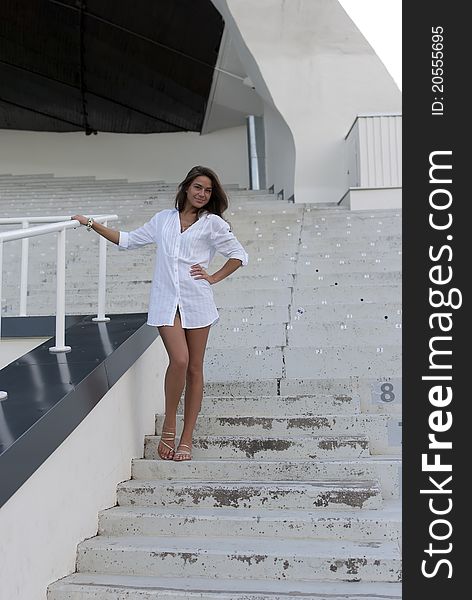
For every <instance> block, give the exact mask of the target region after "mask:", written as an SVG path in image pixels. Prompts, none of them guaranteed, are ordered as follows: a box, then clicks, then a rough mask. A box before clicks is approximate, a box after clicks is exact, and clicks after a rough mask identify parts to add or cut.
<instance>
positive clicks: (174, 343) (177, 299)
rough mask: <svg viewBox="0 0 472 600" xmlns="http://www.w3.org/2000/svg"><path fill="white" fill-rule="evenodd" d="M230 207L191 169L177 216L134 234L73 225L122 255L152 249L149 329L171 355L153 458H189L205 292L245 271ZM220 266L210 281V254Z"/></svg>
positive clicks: (209, 313)
mask: <svg viewBox="0 0 472 600" xmlns="http://www.w3.org/2000/svg"><path fill="white" fill-rule="evenodd" d="M227 208H228V199H227V196H226V193H225V191H224V190H223V188H222V186H221V183H220V181H219V179H218V176H217V175H216V174H215V173H214V172H213V171H212V170H211V169H208V168H207V167H201V166H197V167H193V169H191V170H190V171H189V173H188V174H187V176H186V177H185V179H184V180H183V181H182V183H180V184H179V186H178V191H177V196H176V198H175V208H174V209H166V210H161V211H159V212H158V213H156V214H155V215H154V217H153V218H152V219H151V220H150V221H149V222H147V223H145V224H144V225H143V226H142V227H139V228H138V229H135V230H134V231H130V232H125V231H116V230H114V229H110V228H109V227H105V226H104V225H101V224H100V223H95V222H94V221H93V219H90V218H89V219H87V217H84V216H83V215H75V216H73V217H71V218H72V219H76V220H77V221H79V222H80V223H81V224H82V225H87V228H88V229H93V230H94V231H96V232H97V233H98V234H100V235H102V236H103V237H105V238H106V239H107V240H109V241H111V242H113V243H115V244H118V245H119V247H120V248H123V249H129V250H131V249H134V248H137V247H139V246H143V245H145V244H150V243H156V244H157V251H156V264H155V269H154V277H153V282H152V286H151V295H150V300H149V312H148V320H147V323H148V325H152V326H156V327H157V328H158V329H159V334H160V336H161V338H162V341H163V343H164V346H165V349H166V351H167V354H168V355H169V365H168V367H167V371H166V375H165V380H164V392H165V419H164V424H163V427H162V433H161V439H160V442H159V446H158V454H159V456H160V457H161V458H162V459H164V460H175V461H183V460H190V459H191V458H192V455H191V449H192V434H193V430H194V427H195V423H196V420H197V416H198V413H199V412H200V407H201V402H202V397H203V357H204V354H205V348H206V344H207V339H208V334H209V331H210V327H211V325H213V324H214V323H216V322H217V321H218V319H219V317H218V311H217V310H216V305H215V302H214V300H213V291H212V290H211V286H212V285H214V284H215V283H218V282H219V281H222V280H223V279H224V278H225V277H228V275H231V273H233V272H234V271H236V269H238V268H239V267H240V266H245V265H247V262H248V255H247V253H246V252H245V250H244V248H243V247H242V246H241V244H240V243H239V242H238V240H237V239H236V238H235V236H234V234H233V233H232V232H231V231H230V227H229V224H228V223H227V222H226V221H225V220H224V219H222V217H221V215H222V213H223V212H224V211H225V210H226V209H227ZM215 252H220V253H221V254H222V255H223V256H225V257H227V258H228V260H227V261H226V263H225V264H224V265H223V266H222V267H221V269H219V270H218V271H216V272H215V273H213V274H212V275H210V274H209V273H208V272H207V269H208V266H209V264H210V262H211V260H212V258H213V256H214V254H215ZM184 387H185V407H184V427H183V431H182V435H181V437H180V442H179V445H178V446H177V449H175V432H176V412H177V405H178V403H179V400H180V397H181V394H182V391H183V389H184Z"/></svg>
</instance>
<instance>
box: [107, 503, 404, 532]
mask: <svg viewBox="0 0 472 600" xmlns="http://www.w3.org/2000/svg"><path fill="white" fill-rule="evenodd" d="M208 531H211V533H212V536H214V537H220V536H222V537H226V536H234V537H246V536H248V537H252V536H256V537H258V536H264V537H269V538H270V537H273V538H279V537H283V538H284V539H285V538H287V539H292V538H296V539H299V538H309V539H310V538H311V539H338V540H343V539H348V540H357V541H367V540H375V541H383V540H397V539H399V538H400V534H401V510H400V503H399V502H398V501H390V502H388V503H386V504H384V506H383V513H382V519H379V511H378V510H368V509H366V510H362V511H359V510H356V509H350V510H344V511H341V510H332V511H330V510H328V509H318V510H314V511H310V512H308V511H296V510H270V511H267V510H263V509H261V510H250V509H243V508H237V509H235V508H220V509H219V510H218V511H217V512H215V510H214V509H212V508H198V507H194V508H192V509H189V508H188V507H179V506H175V507H171V508H162V507H156V506H148V507H147V506H137V507H136V506H115V507H113V508H109V509H106V510H104V511H101V512H100V513H99V524H98V534H99V535H105V536H119V535H142V536H146V535H149V536H179V535H183V536H184V537H186V536H199V537H204V536H205V535H206V533H207V532H208Z"/></svg>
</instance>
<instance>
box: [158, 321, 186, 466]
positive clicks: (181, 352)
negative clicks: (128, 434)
mask: <svg viewBox="0 0 472 600" xmlns="http://www.w3.org/2000/svg"><path fill="white" fill-rule="evenodd" d="M158 329H159V335H160V336H161V338H162V341H163V343H164V347H165V349H166V351H167V354H168V355H169V366H168V367H167V371H166V375H165V379H164V393H165V401H166V408H165V410H166V414H165V418H164V424H163V426H162V430H163V431H167V432H169V431H171V432H175V425H176V418H175V415H176V412H177V406H178V404H179V400H180V397H181V395H182V391H183V389H184V386H185V376H186V373H187V367H188V362H189V350H188V347H187V339H186V337H185V331H184V329H182V323H181V322H180V314H179V312H178V311H177V314H176V315H175V320H174V325H173V327H169V326H167V325H165V326H162V327H158ZM167 443H168V444H169V442H168V441H167ZM169 445H172V444H169ZM158 452H159V454H160V455H161V456H162V457H163V458H165V459H171V458H172V457H173V454H174V451H173V450H171V449H170V448H167V446H165V445H164V444H162V442H159V447H158Z"/></svg>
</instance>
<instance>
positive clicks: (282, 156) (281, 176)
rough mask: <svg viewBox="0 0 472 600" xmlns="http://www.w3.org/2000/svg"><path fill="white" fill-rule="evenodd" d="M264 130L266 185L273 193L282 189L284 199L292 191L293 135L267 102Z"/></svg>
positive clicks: (286, 198) (293, 176) (287, 197)
mask: <svg viewBox="0 0 472 600" xmlns="http://www.w3.org/2000/svg"><path fill="white" fill-rule="evenodd" d="M264 130H265V152H266V175H267V187H268V188H269V187H270V186H271V185H273V186H274V193H275V194H277V193H278V192H279V191H280V190H281V189H283V190H284V200H288V199H289V198H290V196H292V194H293V193H294V185H295V146H294V143H293V136H292V133H291V131H290V129H289V128H288V126H287V124H286V123H285V121H284V120H283V118H282V117H281V115H280V113H279V112H278V111H277V110H276V109H275V108H274V107H273V106H270V105H269V104H267V103H265V105H264Z"/></svg>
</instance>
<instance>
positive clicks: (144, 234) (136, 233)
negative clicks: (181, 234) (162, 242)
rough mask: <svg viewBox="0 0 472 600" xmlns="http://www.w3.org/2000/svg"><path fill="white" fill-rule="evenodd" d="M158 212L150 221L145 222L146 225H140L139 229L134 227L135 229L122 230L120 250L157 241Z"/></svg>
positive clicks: (131, 248)
mask: <svg viewBox="0 0 472 600" xmlns="http://www.w3.org/2000/svg"><path fill="white" fill-rule="evenodd" d="M158 214H159V213H156V214H155V215H154V216H153V218H152V219H151V220H150V221H148V222H147V223H144V225H142V226H141V227H138V229H134V230H133V231H120V239H119V241H118V246H119V248H120V250H133V249H134V248H139V247H140V246H145V245H146V244H153V243H155V242H156V231H157V218H158Z"/></svg>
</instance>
